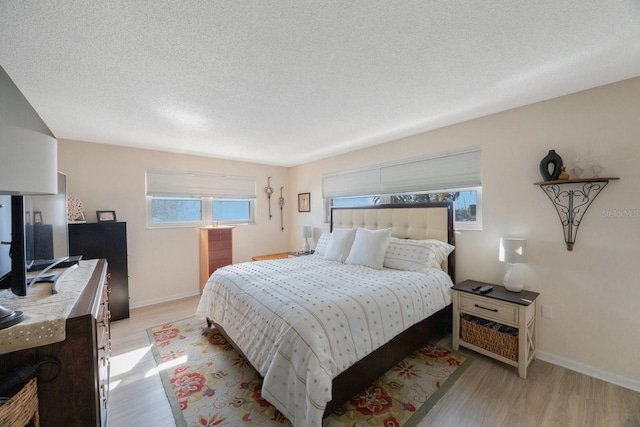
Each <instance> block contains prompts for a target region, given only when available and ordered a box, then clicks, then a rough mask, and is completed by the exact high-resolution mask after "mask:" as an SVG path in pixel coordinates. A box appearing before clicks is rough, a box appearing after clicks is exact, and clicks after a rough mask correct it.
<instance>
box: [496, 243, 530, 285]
mask: <svg viewBox="0 0 640 427" xmlns="http://www.w3.org/2000/svg"><path fill="white" fill-rule="evenodd" d="M498 259H499V260H500V261H502V262H508V263H509V269H508V270H507V273H506V274H505V275H504V280H503V282H502V284H503V285H504V287H505V288H506V289H507V290H508V291H511V292H520V291H521V290H522V288H523V287H524V280H523V278H522V276H521V275H520V274H519V273H518V270H517V269H516V266H515V264H521V263H526V262H527V241H526V240H524V239H511V238H506V237H503V238H501V239H500V253H499V255H498Z"/></svg>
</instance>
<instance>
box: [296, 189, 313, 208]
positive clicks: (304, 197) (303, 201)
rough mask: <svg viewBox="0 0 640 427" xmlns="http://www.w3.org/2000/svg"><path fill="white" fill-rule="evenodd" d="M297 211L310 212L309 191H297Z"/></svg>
mask: <svg viewBox="0 0 640 427" xmlns="http://www.w3.org/2000/svg"><path fill="white" fill-rule="evenodd" d="M298 212H311V193H298Z"/></svg>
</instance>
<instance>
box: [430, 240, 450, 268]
mask: <svg viewBox="0 0 640 427" xmlns="http://www.w3.org/2000/svg"><path fill="white" fill-rule="evenodd" d="M422 242H424V244H425V245H427V246H428V247H430V248H431V249H432V250H433V251H434V252H435V253H436V259H435V263H436V266H435V268H441V266H442V263H443V262H444V260H445V259H447V257H448V256H449V254H450V253H451V252H453V250H454V249H455V248H456V247H455V246H453V245H450V244H448V243H447V242H443V241H441V240H435V239H426V240H422Z"/></svg>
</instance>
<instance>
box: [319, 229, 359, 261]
mask: <svg viewBox="0 0 640 427" xmlns="http://www.w3.org/2000/svg"><path fill="white" fill-rule="evenodd" d="M355 237H356V229H355V228H336V229H335V230H333V232H332V233H331V238H330V239H329V244H327V249H326V250H325V252H324V258H325V259H330V260H334V261H340V262H344V260H345V259H347V257H348V256H349V251H350V250H351V245H352V244H353V239H354V238H355Z"/></svg>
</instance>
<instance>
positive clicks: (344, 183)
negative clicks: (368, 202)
mask: <svg viewBox="0 0 640 427" xmlns="http://www.w3.org/2000/svg"><path fill="white" fill-rule="evenodd" d="M379 193H380V168H379V167H377V166H376V167H374V168H367V169H357V170H351V171H346V172H339V173H333V174H327V175H323V176H322V197H324V198H325V199H327V198H329V199H332V198H336V197H350V196H370V195H375V194H379Z"/></svg>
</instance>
